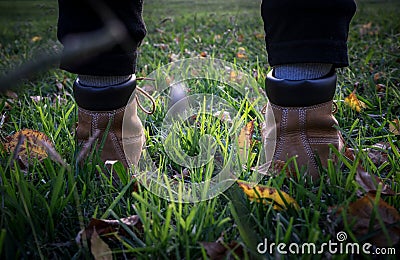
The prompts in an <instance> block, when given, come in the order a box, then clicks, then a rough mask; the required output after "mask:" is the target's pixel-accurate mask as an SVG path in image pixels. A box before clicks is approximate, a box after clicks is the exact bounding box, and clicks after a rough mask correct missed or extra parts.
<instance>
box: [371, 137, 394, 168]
mask: <svg viewBox="0 0 400 260" xmlns="http://www.w3.org/2000/svg"><path fill="white" fill-rule="evenodd" d="M388 149H390V145H389V144H388V143H383V142H379V143H376V144H374V145H373V146H372V147H371V148H368V149H367V152H368V157H369V158H370V159H371V161H372V162H373V163H374V164H375V165H376V166H378V167H379V166H381V165H382V164H383V163H385V162H387V161H388V154H387V152H385V150H386V151H387V150H388Z"/></svg>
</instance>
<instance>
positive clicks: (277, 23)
mask: <svg viewBox="0 0 400 260" xmlns="http://www.w3.org/2000/svg"><path fill="white" fill-rule="evenodd" d="M261 9H262V10H261V14H262V18H263V21H264V30H265V34H266V36H265V40H266V48H267V53H268V62H269V64H270V65H271V66H272V67H273V70H272V71H271V72H270V73H269V74H268V76H267V78H266V83H265V84H266V91H267V96H268V99H269V101H270V103H271V106H272V110H273V113H274V116H275V122H276V126H275V127H276V133H277V139H276V141H277V143H276V150H275V154H274V160H275V161H287V160H288V159H289V158H290V157H293V156H296V157H297V163H298V164H299V165H300V166H307V167H308V170H307V172H308V174H309V175H310V176H311V177H313V179H317V178H318V177H319V171H318V161H317V158H318V157H319V159H320V160H321V163H322V165H323V166H326V163H327V159H328V155H329V144H333V145H334V146H336V147H337V148H339V149H341V148H342V146H343V143H342V140H341V135H340V132H339V131H337V130H336V129H335V128H334V127H335V125H337V121H336V119H335V118H334V117H333V115H332V100H333V96H334V93H335V88H336V74H335V68H338V67H344V66H348V56H347V36H348V30H349V24H350V21H351V19H352V17H353V15H354V13H355V10H356V5H355V3H354V1H353V0H330V1H321V0H308V1H296V0H263V2H262V6H261ZM270 127H273V126H270Z"/></svg>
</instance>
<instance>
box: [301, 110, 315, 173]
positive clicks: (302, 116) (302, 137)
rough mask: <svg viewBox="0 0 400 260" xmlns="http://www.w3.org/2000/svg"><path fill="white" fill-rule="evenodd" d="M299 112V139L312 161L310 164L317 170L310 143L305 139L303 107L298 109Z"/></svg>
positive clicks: (304, 113) (304, 112)
mask: <svg viewBox="0 0 400 260" xmlns="http://www.w3.org/2000/svg"><path fill="white" fill-rule="evenodd" d="M298 113H299V124H300V125H299V126H300V139H301V142H302V143H303V147H304V149H305V151H306V153H307V155H308V157H309V160H310V162H311V163H312V166H313V167H315V169H317V170H318V165H317V163H316V162H315V159H314V156H315V155H314V152H313V151H312V149H311V146H310V143H309V142H308V140H307V135H306V118H307V117H306V111H305V110H304V109H298Z"/></svg>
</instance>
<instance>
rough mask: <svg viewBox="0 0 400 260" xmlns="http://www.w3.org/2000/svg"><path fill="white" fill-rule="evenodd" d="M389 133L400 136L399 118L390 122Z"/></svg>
mask: <svg viewBox="0 0 400 260" xmlns="http://www.w3.org/2000/svg"><path fill="white" fill-rule="evenodd" d="M389 131H390V132H391V133H392V134H394V135H400V121H399V119H398V118H396V119H395V120H393V121H392V122H390V124H389Z"/></svg>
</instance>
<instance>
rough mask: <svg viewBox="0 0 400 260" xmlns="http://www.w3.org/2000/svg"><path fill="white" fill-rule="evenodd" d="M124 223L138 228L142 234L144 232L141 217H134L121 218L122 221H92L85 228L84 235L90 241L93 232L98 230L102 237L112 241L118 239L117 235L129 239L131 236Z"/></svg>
mask: <svg viewBox="0 0 400 260" xmlns="http://www.w3.org/2000/svg"><path fill="white" fill-rule="evenodd" d="M120 222H122V223H124V224H125V225H127V226H128V227H131V228H134V227H135V228H136V229H137V230H139V231H140V232H141V231H142V229H143V227H142V223H141V222H140V219H139V216H137V215H132V216H130V217H127V218H121V219H120V220H109V219H95V218H93V219H91V220H90V222H89V225H88V226H87V227H86V228H85V230H84V233H85V235H86V237H87V239H90V238H91V237H92V235H93V231H94V230H96V231H97V233H98V234H99V235H100V236H102V237H107V238H110V239H116V238H115V235H114V234H115V233H117V234H119V235H121V236H125V237H129V234H128V233H127V232H126V230H125V229H124V228H123V227H122V225H121V223H120Z"/></svg>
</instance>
